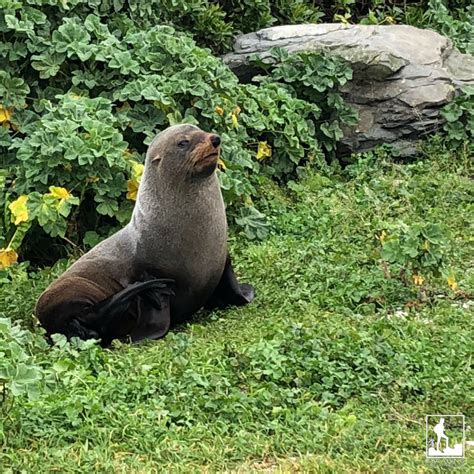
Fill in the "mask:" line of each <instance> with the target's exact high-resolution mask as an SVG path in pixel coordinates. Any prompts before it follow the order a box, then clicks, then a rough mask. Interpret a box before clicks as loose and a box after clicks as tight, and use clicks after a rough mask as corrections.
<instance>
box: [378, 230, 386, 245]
mask: <svg viewBox="0 0 474 474" xmlns="http://www.w3.org/2000/svg"><path fill="white" fill-rule="evenodd" d="M387 237H388V235H387V232H385V231H384V230H383V231H382V232H381V233H380V236H379V240H380V243H382V244H383V243H384V242H385V241H386V240H387Z"/></svg>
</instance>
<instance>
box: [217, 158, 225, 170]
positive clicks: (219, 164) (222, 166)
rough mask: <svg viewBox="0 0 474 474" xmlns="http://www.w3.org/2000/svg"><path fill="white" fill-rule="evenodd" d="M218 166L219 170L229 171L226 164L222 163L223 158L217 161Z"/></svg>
mask: <svg viewBox="0 0 474 474" xmlns="http://www.w3.org/2000/svg"><path fill="white" fill-rule="evenodd" d="M217 166H218V167H219V169H221V170H226V169H227V166H226V165H225V163H224V162H223V161H222V158H221V157H219V158H218V159H217Z"/></svg>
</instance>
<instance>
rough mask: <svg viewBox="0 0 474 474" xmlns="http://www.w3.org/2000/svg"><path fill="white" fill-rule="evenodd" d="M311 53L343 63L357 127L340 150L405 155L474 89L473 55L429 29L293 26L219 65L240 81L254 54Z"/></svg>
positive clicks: (258, 39)
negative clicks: (460, 93)
mask: <svg viewBox="0 0 474 474" xmlns="http://www.w3.org/2000/svg"><path fill="white" fill-rule="evenodd" d="M275 47H279V48H285V49H286V50H288V51H290V52H298V51H316V52H321V51H323V52H326V53H328V54H334V55H337V56H340V57H342V58H344V59H345V60H347V61H348V62H349V63H350V65H351V67H352V69H353V71H354V78H353V80H352V81H351V82H350V83H349V84H347V85H346V86H345V87H344V90H343V92H344V94H345V96H346V99H347V100H348V102H349V103H350V104H352V105H353V107H355V108H356V109H357V111H358V113H359V124H358V126H357V127H355V128H354V129H352V130H346V131H345V136H344V139H343V142H342V143H343V145H344V147H345V149H346V151H348V152H360V151H366V150H370V149H372V148H374V147H375V146H377V145H379V144H382V143H391V144H393V145H394V146H395V147H396V148H398V149H399V151H400V153H401V154H402V155H410V154H413V153H414V152H415V149H416V143H417V142H418V141H419V139H420V138H423V137H425V136H427V135H429V134H431V133H433V132H434V131H436V130H437V129H438V128H439V127H440V125H441V118H440V113H439V112H440V108H441V107H442V106H443V105H444V104H446V103H448V102H449V101H450V100H452V99H453V97H454V95H455V93H456V89H458V88H459V87H460V86H462V85H463V84H474V57H472V56H470V55H467V54H461V53H460V52H459V51H457V50H456V49H455V48H454V47H453V44H452V42H451V41H450V40H449V39H448V38H445V37H444V36H441V35H439V34H438V33H435V32H434V31H430V30H421V29H418V28H414V27H411V26H405V25H390V26H368V25H342V24H320V25H292V26H277V27H274V28H267V29H264V30H260V31H257V32H255V33H249V34H246V35H242V36H239V37H238V38H237V40H236V42H235V45H234V52H232V53H230V54H227V55H226V56H224V61H225V62H226V63H227V64H228V65H229V66H230V68H231V69H232V70H233V71H234V72H235V73H236V74H237V75H238V76H239V77H240V78H241V79H242V80H244V81H249V80H250V79H251V78H252V76H253V75H254V74H255V73H256V72H257V71H256V69H255V66H252V65H250V64H249V58H250V57H251V56H252V55H254V54H256V55H257V56H258V57H259V58H260V59H261V60H263V61H272V60H273V59H272V58H271V56H270V50H271V49H272V48H275Z"/></svg>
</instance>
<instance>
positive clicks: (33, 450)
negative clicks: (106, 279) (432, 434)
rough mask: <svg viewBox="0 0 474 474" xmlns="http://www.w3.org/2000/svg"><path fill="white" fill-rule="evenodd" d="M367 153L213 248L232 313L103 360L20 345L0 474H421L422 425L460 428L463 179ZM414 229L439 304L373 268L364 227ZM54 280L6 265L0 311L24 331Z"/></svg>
mask: <svg viewBox="0 0 474 474" xmlns="http://www.w3.org/2000/svg"><path fill="white" fill-rule="evenodd" d="M378 158H379V160H378V161H374V160H371V159H365V160H361V161H360V162H359V163H358V164H356V165H354V166H352V167H350V168H349V169H347V170H345V171H344V172H333V173H328V172H327V173H326V174H325V175H322V174H315V173H308V174H307V176H306V177H305V178H304V179H303V181H302V182H299V183H293V184H291V185H290V186H291V188H292V191H291V192H289V194H285V193H284V192H283V191H281V190H280V189H278V188H276V187H275V186H272V185H270V184H268V185H266V186H265V188H264V189H262V199H261V203H260V207H264V208H265V210H266V212H267V213H268V214H269V215H270V216H271V219H272V223H273V228H274V229H275V230H274V232H273V233H272V235H271V237H270V238H269V239H268V240H266V241H265V242H248V241H245V240H244V239H243V238H240V237H233V238H232V239H231V246H232V250H233V252H232V253H233V255H234V262H235V263H236V267H237V270H238V273H239V275H240V277H241V279H242V280H243V281H249V282H252V283H253V284H254V285H255V286H256V288H257V294H258V295H257V299H256V300H255V302H254V303H252V304H251V305H249V306H248V307H246V308H241V309H230V310H227V311H221V312H215V313H211V314H205V313H201V314H199V315H197V316H196V318H195V319H194V321H192V322H190V323H189V324H187V325H186V326H183V327H181V328H179V329H178V330H174V331H173V332H172V333H170V334H169V335H168V336H167V337H166V338H165V339H163V340H160V341H157V342H147V343H145V344H141V345H134V346H128V345H121V344H117V345H115V347H114V348H113V349H112V350H102V349H100V348H99V347H97V346H95V345H90V344H86V345H85V347H84V345H82V346H83V347H82V348H77V347H76V346H75V345H74V344H72V345H69V344H64V343H63V344H59V345H57V346H56V347H54V348H52V349H50V348H47V347H44V346H43V345H42V344H41V343H40V341H39V337H37V336H33V337H34V338H35V341H36V339H38V340H37V341H36V342H35V348H34V349H32V350H31V351H32V355H33V359H32V360H33V361H34V363H35V364H37V365H39V366H40V367H41V368H42V370H43V371H44V374H45V380H44V381H43V383H42V386H43V391H42V393H41V395H40V396H39V398H38V399H36V400H28V399H27V398H26V397H25V396H18V397H16V398H13V397H11V398H10V399H9V400H7V402H5V403H4V417H3V420H2V422H1V423H2V424H1V425H0V427H1V429H2V431H0V435H1V434H3V436H2V438H0V441H1V442H2V443H3V446H2V451H1V454H0V468H1V471H2V472H17V471H19V470H22V469H23V470H25V471H26V472H54V471H58V472H92V471H100V472H158V471H160V472H161V471H164V470H172V471H173V472H194V471H197V472H198V471H199V472H201V471H203V470H208V471H211V472H214V471H225V470H233V471H240V472H248V471H254V470H272V469H274V470H282V471H286V472H288V471H294V470H298V469H299V470H301V471H306V472H307V471H311V472H358V471H364V472H367V471H369V472H382V471H383V472H424V471H428V470H429V465H428V464H427V463H426V461H425V457H424V456H425V454H424V446H425V428H424V417H425V415H426V414H431V413H447V414H450V413H452V414H456V413H463V414H464V415H466V417H467V422H468V424H469V423H471V424H472V423H473V421H474V420H473V416H474V412H473V407H474V403H473V395H472V394H473V393H474V382H473V377H472V367H471V364H472V360H471V359H472V352H473V350H472V346H473V344H472V334H473V331H474V319H473V308H474V305H472V304H471V303H472V301H471V300H470V299H469V298H472V295H473V292H474V270H473V252H472V250H473V246H472V243H473V238H472V235H473V234H472V230H473V222H474V215H473V214H474V213H473V182H472V176H473V173H472V168H470V165H469V161H468V159H467V158H463V157H462V156H458V157H453V156H450V155H449V154H443V153H442V152H441V151H440V150H437V151H436V153H434V152H433V151H432V152H431V153H430V158H425V159H423V160H420V161H417V162H415V163H412V164H396V163H393V162H391V161H390V160H388V159H381V158H380V157H378ZM426 222H431V223H438V224H442V226H443V227H444V231H445V235H446V236H447V237H446V240H445V241H444V244H443V263H444V267H445V269H446V271H448V270H449V272H453V273H454V274H455V276H456V279H457V282H458V285H459V288H458V290H457V291H453V290H451V289H450V288H449V287H448V285H447V282H446V278H445V275H444V276H443V275H435V274H431V273H429V272H428V273H427V274H426V275H424V276H425V278H426V287H425V288H424V289H423V291H420V289H419V287H417V286H415V285H414V284H411V283H410V281H411V280H410V279H409V278H408V279H407V278H402V277H400V274H399V268H396V267H395V266H393V265H392V266H390V265H388V271H389V272H390V277H389V275H388V273H387V266H384V265H383V264H382V261H381V243H380V240H379V239H378V236H380V233H381V231H382V230H386V231H387V233H388V234H389V235H390V232H391V230H390V229H395V228H397V226H400V225H401V224H402V223H404V224H406V225H407V226H412V225H414V224H416V223H426ZM63 270H64V265H62V266H60V267H59V268H56V269H53V270H52V271H50V270H45V271H43V272H42V273H39V274H36V275H34V276H29V277H27V275H26V274H25V272H24V271H22V270H21V269H18V270H17V271H16V274H15V277H14V279H13V282H12V283H5V284H4V285H3V286H2V288H0V297H1V298H2V299H3V301H4V302H5V305H4V314H3V315H4V316H8V317H10V318H12V319H13V320H18V321H20V322H21V323H22V324H23V326H24V327H33V322H34V321H33V319H32V317H31V313H32V310H33V306H34V301H35V298H36V297H37V295H38V294H39V293H40V292H41V291H42V289H43V288H44V287H45V286H46V285H47V283H48V282H49V281H51V280H52V278H53V277H55V276H56V275H57V274H59V273H60V272H61V271H63ZM35 332H38V331H37V330H36V329H35ZM467 438H468V439H474V434H473V433H472V431H471V432H470V434H469V433H468V434H467ZM467 455H468V458H467V459H466V464H465V469H466V471H467V470H469V469H472V467H473V466H474V463H473V457H474V452H473V450H472V448H471V451H468V453H467Z"/></svg>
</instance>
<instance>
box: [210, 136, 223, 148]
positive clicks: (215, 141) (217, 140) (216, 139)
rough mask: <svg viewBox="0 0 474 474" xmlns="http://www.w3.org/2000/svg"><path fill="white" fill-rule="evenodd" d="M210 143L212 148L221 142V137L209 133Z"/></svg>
mask: <svg viewBox="0 0 474 474" xmlns="http://www.w3.org/2000/svg"><path fill="white" fill-rule="evenodd" d="M211 143H212V146H213V147H214V148H217V147H218V146H219V145H220V144H221V137H220V136H219V135H211Z"/></svg>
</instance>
